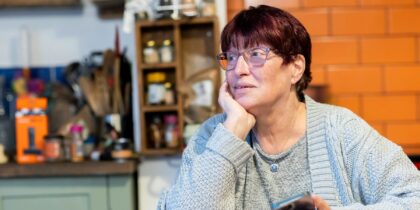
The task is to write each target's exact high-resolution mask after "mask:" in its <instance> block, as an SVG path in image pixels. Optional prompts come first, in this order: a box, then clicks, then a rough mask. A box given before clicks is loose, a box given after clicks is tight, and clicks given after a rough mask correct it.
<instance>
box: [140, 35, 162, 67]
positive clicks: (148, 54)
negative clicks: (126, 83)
mask: <svg viewBox="0 0 420 210" xmlns="http://www.w3.org/2000/svg"><path fill="white" fill-rule="evenodd" d="M143 60H144V63H147V64H150V63H159V53H158V50H157V49H156V46H155V41H153V40H150V41H148V42H147V43H146V47H145V48H144V49H143Z"/></svg>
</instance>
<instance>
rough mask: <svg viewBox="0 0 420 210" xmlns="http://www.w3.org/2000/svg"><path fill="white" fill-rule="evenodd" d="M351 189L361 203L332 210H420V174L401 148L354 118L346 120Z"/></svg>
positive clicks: (345, 134) (357, 118) (345, 130)
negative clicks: (350, 166)
mask: <svg viewBox="0 0 420 210" xmlns="http://www.w3.org/2000/svg"><path fill="white" fill-rule="evenodd" d="M342 134H343V135H344V139H345V140H346V141H347V144H346V145H345V146H346V153H347V155H348V157H349V162H352V163H351V164H350V165H352V169H351V171H352V173H351V174H352V177H351V185H352V189H353V193H354V194H357V195H358V196H357V197H359V199H360V201H358V202H355V203H353V204H351V205H350V206H347V207H340V208H333V209H337V210H338V209H342V210H344V209H359V210H374V209H375V210H383V209H392V210H399V209H401V210H402V209H420V172H419V171H418V170H417V169H416V167H415V166H414V164H413V163H412V162H411V161H410V159H409V158H408V157H407V155H406V154H405V153H404V152H403V151H402V149H401V147H399V146H398V145H396V144H394V143H393V142H391V141H389V140H388V139H386V138H384V137H383V136H381V135H380V134H379V133H377V132H376V131H375V130H374V129H372V128H371V127H370V126H369V125H368V124H367V123H366V122H364V121H363V120H362V119H360V118H359V117H357V116H355V115H354V114H352V113H351V114H350V117H348V118H347V120H344V124H343V133H342Z"/></svg>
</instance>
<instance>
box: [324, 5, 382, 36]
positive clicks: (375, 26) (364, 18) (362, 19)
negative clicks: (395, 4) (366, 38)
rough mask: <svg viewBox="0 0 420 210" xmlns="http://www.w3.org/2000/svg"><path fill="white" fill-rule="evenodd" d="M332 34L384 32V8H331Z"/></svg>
mask: <svg viewBox="0 0 420 210" xmlns="http://www.w3.org/2000/svg"><path fill="white" fill-rule="evenodd" d="M331 20H332V33H333V35H370V34H385V31H386V30H385V9H333V10H332V18H331Z"/></svg>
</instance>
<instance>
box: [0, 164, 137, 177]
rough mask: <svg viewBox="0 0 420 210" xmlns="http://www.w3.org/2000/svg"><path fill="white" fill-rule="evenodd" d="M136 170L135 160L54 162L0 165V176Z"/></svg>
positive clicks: (124, 172) (91, 174)
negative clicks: (120, 161)
mask: <svg viewBox="0 0 420 210" xmlns="http://www.w3.org/2000/svg"><path fill="white" fill-rule="evenodd" d="M136 171H137V161H134V160H129V161H125V162H122V163H119V162H115V161H84V162H80V163H73V162H56V163H41V164H28V165H21V164H17V163H7V164H3V165H0V178H19V177H51V176H95V175H117V174H132V173H134V172H136Z"/></svg>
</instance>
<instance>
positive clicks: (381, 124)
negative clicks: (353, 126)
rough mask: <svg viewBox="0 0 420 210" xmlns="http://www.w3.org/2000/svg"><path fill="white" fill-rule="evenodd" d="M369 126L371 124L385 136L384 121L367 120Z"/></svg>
mask: <svg viewBox="0 0 420 210" xmlns="http://www.w3.org/2000/svg"><path fill="white" fill-rule="evenodd" d="M368 123H369V125H370V126H372V128H373V129H375V130H376V131H378V133H380V134H381V135H382V136H385V134H386V132H385V131H386V129H385V125H384V123H375V122H368Z"/></svg>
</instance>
